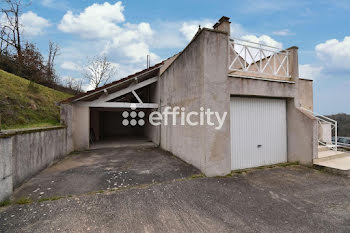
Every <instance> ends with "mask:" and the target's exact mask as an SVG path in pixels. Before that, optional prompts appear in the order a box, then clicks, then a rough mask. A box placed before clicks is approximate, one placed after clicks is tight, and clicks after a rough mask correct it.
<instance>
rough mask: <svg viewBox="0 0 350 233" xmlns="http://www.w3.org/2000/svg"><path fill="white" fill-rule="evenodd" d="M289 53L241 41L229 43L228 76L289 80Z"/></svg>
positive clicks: (233, 40)
mask: <svg viewBox="0 0 350 233" xmlns="http://www.w3.org/2000/svg"><path fill="white" fill-rule="evenodd" d="M290 60H291V58H290V51H289V50H283V49H281V48H276V47H272V46H268V45H264V44H259V43H254V42H250V41H247V40H242V39H230V41H229V75H232V76H249V77H257V78H266V79H278V80H287V81H289V80H291V72H290V70H291V69H290Z"/></svg>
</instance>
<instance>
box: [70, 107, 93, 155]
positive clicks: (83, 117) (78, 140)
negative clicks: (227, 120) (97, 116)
mask: <svg viewBox="0 0 350 233" xmlns="http://www.w3.org/2000/svg"><path fill="white" fill-rule="evenodd" d="M72 119H73V123H72V133H73V146H74V150H75V151H79V150H86V149H88V148H89V130H90V127H89V126H90V111H89V107H85V106H79V105H77V104H74V105H73V117H72Z"/></svg>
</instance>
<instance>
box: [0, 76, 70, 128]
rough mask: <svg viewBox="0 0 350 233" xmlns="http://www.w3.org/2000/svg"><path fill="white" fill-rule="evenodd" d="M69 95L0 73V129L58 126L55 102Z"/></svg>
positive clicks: (57, 111)
mask: <svg viewBox="0 0 350 233" xmlns="http://www.w3.org/2000/svg"><path fill="white" fill-rule="evenodd" d="M70 96H71V95H70V94H66V93H63V92H59V91H56V90H53V89H51V88H48V87H45V86H42V85H39V84H34V83H32V82H29V81H28V80H26V79H24V78H21V77H18V76H16V75H13V74H10V73H7V72H5V71H3V70H0V114H1V123H2V126H1V128H2V129H14V128H32V127H41V126H52V125H58V124H59V107H58V106H56V103H57V102H58V101H61V100H63V99H66V98H68V97H70Z"/></svg>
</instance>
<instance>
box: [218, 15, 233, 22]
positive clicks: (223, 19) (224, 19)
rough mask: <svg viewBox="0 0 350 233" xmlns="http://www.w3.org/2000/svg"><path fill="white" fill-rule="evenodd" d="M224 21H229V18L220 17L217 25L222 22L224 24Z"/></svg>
mask: <svg viewBox="0 0 350 233" xmlns="http://www.w3.org/2000/svg"><path fill="white" fill-rule="evenodd" d="M225 21H230V18H229V17H226V16H222V17H221V18H220V19H219V23H222V22H225Z"/></svg>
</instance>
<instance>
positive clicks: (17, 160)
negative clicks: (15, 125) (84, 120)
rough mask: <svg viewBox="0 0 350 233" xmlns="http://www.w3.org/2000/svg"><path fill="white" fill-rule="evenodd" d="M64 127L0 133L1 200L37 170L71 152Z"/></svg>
mask: <svg viewBox="0 0 350 233" xmlns="http://www.w3.org/2000/svg"><path fill="white" fill-rule="evenodd" d="M69 140H71V138H70V137H69V135H67V130H66V127H64V126H56V127H48V128H39V129H28V130H16V131H6V132H3V133H1V134H0V201H2V200H5V199H6V198H8V197H9V196H10V195H11V194H12V192H13V189H14V188H16V187H18V186H19V185H21V184H22V183H23V182H24V181H26V180H27V179H29V178H31V177H32V176H34V175H35V174H37V173H38V172H39V171H41V170H43V169H44V168H46V167H48V166H49V165H51V164H52V163H53V162H54V161H55V160H58V159H60V158H62V157H64V156H65V155H67V154H69V153H70V152H72V150H71V149H70V148H69V147H68V146H67V141H69Z"/></svg>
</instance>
